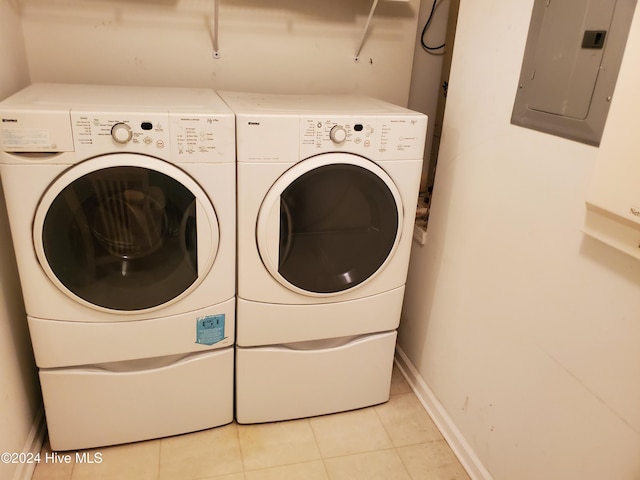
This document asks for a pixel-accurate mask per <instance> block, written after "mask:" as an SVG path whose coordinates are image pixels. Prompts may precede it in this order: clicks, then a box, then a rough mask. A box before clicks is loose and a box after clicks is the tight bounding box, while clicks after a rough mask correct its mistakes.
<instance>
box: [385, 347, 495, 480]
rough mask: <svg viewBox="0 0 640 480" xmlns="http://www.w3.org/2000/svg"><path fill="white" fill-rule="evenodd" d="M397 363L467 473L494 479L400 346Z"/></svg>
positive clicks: (478, 479)
mask: <svg viewBox="0 0 640 480" xmlns="http://www.w3.org/2000/svg"><path fill="white" fill-rule="evenodd" d="M395 363H396V365H397V367H398V369H399V370H400V372H401V373H402V374H403V375H404V377H405V378H406V380H407V382H409V385H410V386H411V388H412V389H413V391H414V393H415V394H416V396H417V397H418V400H420V403H422V406H423V407H424V408H425V410H426V411H427V413H428V414H429V416H430V417H431V419H432V420H433V422H434V423H435V424H436V426H437V427H438V429H439V430H440V433H442V436H443V437H444V439H445V440H446V441H447V443H448V444H449V446H450V447H451V450H453V453H454V454H455V455H456V457H458V460H459V461H460V463H461V464H462V466H463V467H464V469H465V470H466V471H467V474H468V475H469V476H470V477H471V478H472V479H473V480H493V477H492V476H491V474H490V473H489V471H488V470H487V469H486V468H485V466H484V465H483V464H482V462H481V461H480V459H479V458H478V456H477V455H476V454H475V452H474V451H473V449H472V448H471V445H469V443H468V442H467V441H466V439H465V438H464V437H463V436H462V433H461V432H460V430H459V429H458V427H457V426H456V424H455V423H454V422H453V420H452V419H451V417H450V416H449V414H448V413H447V411H446V410H445V408H444V407H443V406H442V404H441V403H440V402H439V401H438V399H437V398H436V396H435V394H434V393H433V391H432V390H431V388H429V385H427V383H426V382H425V381H424V379H423V378H422V377H421V376H420V374H419V373H418V370H416V368H415V367H414V366H413V364H412V363H411V360H409V358H408V357H407V356H406V354H405V353H404V352H403V351H402V349H401V348H400V347H398V346H396V355H395Z"/></svg>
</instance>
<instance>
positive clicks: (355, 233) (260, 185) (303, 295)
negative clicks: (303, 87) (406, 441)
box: [219, 92, 427, 423]
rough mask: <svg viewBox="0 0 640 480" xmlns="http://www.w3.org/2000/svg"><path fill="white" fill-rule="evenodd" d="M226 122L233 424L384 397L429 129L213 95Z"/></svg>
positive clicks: (328, 105) (417, 120) (332, 99)
mask: <svg viewBox="0 0 640 480" xmlns="http://www.w3.org/2000/svg"><path fill="white" fill-rule="evenodd" d="M219 95H220V96H221V97H222V98H223V99H224V100H225V101H226V102H227V104H228V105H229V106H231V108H232V110H234V112H235V114H236V132H237V156H238V310H237V339H236V343H237V347H236V418H237V420H238V422H240V423H256V422H269V421H277V420H285V419H292V418H301V417H308V416H314V415H322V414H327V413H332V412H338V411H344V410H350V409H355V408H360V407H364V406H368V405H374V404H377V403H382V402H385V401H386V400H388V398H389V388H390V381H391V370H392V365H393V354H394V348H395V339H396V328H397V327H398V324H399V320H400V310H401V307H402V301H403V295H404V284H405V281H406V276H407V268H408V261H409V254H410V243H411V238H412V232H413V224H414V218H415V208H416V201H417V197H418V188H419V183H420V173H421V170H422V154H423V150H424V141H425V135H426V127H427V118H426V117H425V116H424V115H422V114H420V113H417V112H413V111H410V110H407V109H404V108H401V107H397V106H395V105H391V104H389V103H385V102H382V101H378V100H375V99H372V98H367V97H357V96H283V95H262V94H243V93H234V92H219Z"/></svg>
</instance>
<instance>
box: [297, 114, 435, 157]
mask: <svg viewBox="0 0 640 480" xmlns="http://www.w3.org/2000/svg"><path fill="white" fill-rule="evenodd" d="M426 124H427V117H425V116H423V115H415V116H412V115H397V116H396V115H384V116H366V115H365V116H362V117H357V116H332V117H302V118H301V123H300V153H301V156H302V157H307V156H311V155H315V154H318V153H323V152H329V151H345V152H349V153H356V154H359V155H362V156H365V157H368V158H374V159H378V160H392V159H395V160H402V159H406V160H411V159H416V158H422V154H423V148H424V142H425V134H426Z"/></svg>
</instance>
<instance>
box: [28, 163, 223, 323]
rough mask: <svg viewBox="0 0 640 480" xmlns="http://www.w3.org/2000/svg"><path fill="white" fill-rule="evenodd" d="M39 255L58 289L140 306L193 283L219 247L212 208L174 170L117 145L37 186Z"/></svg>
mask: <svg viewBox="0 0 640 480" xmlns="http://www.w3.org/2000/svg"><path fill="white" fill-rule="evenodd" d="M33 237H34V245H35V249H36V254H37V256H38V260H39V262H40V264H41V266H42V268H43V269H44V271H45V272H46V274H47V275H48V276H49V278H50V279H51V281H52V282H54V283H55V284H56V285H57V286H58V288H60V290H62V291H63V292H64V293H66V294H67V295H69V296H70V297H71V298H73V299H75V300H76V301H79V302H80V303H83V304H84V305H87V306H91V307H94V308H97V309H100V310H106V311H116V312H120V313H127V312H131V313H139V312H140V311H141V310H147V309H153V308H156V307H160V306H163V305H166V304H168V303H171V302H173V301H176V300H177V299H179V298H180V297H181V296H183V295H185V294H187V293H188V292H189V291H190V290H192V289H193V288H195V287H196V285H197V284H198V283H199V281H200V280H201V279H202V278H203V277H204V275H206V273H207V272H208V271H209V269H210V268H211V266H212V264H213V261H214V259H215V255H216V252H217V249H218V238H219V227H218V220H217V218H216V213H215V210H214V208H213V206H212V205H211V202H210V201H209V199H208V197H207V195H206V194H205V192H204V191H203V190H202V189H201V188H200V187H199V186H198V184H197V183H196V182H195V181H194V180H193V179H192V178H191V177H189V176H188V175H187V174H185V173H184V172H183V171H182V170H180V169H178V168H176V167H175V166H173V165H171V164H169V163H166V162H164V161H162V160H159V159H156V158H152V157H148V156H145V155H137V154H126V153H118V154H112V155H104V156H100V157H96V158H93V159H91V160H87V161H85V162H83V163H80V164H78V165H76V166H74V167H72V168H70V169H69V170H67V171H66V172H65V173H64V174H62V175H61V176H60V177H58V178H57V179H56V180H55V182H53V184H52V185H51V186H50V187H49V189H48V190H47V191H46V192H45V194H44V195H43V197H42V199H41V201H40V204H39V206H38V209H37V211H36V215H35V219H34V225H33Z"/></svg>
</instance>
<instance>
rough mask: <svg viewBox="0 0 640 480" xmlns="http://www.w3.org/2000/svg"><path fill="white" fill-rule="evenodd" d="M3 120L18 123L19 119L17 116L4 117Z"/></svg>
mask: <svg viewBox="0 0 640 480" xmlns="http://www.w3.org/2000/svg"><path fill="white" fill-rule="evenodd" d="M2 122H3V123H4V122H12V123H18V119H17V118H3V119H2Z"/></svg>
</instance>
